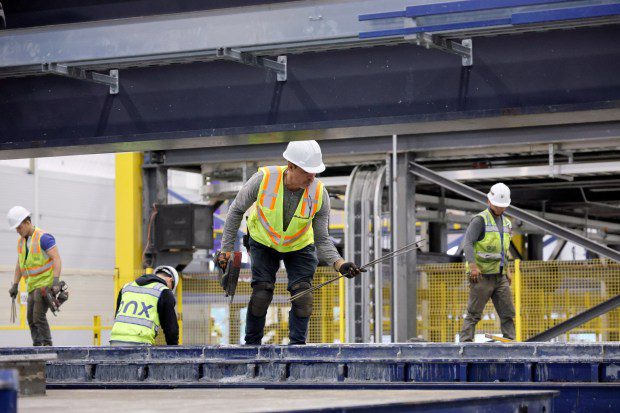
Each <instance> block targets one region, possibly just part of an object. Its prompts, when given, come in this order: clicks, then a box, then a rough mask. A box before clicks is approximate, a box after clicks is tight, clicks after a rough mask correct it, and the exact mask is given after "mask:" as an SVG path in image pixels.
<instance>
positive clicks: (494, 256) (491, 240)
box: [466, 209, 512, 274]
mask: <svg viewBox="0 0 620 413" xmlns="http://www.w3.org/2000/svg"><path fill="white" fill-rule="evenodd" d="M476 216H479V217H481V218H482V219H483V220H484V231H485V233H484V238H483V239H482V240H480V241H476V242H475V243H474V258H475V260H476V265H477V266H478V269H479V270H480V272H481V273H482V274H497V273H499V271H500V268H501V267H502V258H504V261H505V260H506V258H507V256H508V249H509V248H510V233H511V231H512V224H511V223H510V220H509V219H508V218H506V217H505V216H503V215H502V233H501V235H502V238H501V239H500V232H499V228H498V227H497V225H496V223H495V218H494V217H493V215H492V214H491V212H490V211H489V210H488V209H485V210H484V211H482V212H481V213H479V214H477V215H476ZM502 246H503V251H502ZM466 268H467V270H468V271H469V263H467V265H466ZM502 271H504V272H505V271H506V265H505V264H504V266H503V268H502Z"/></svg>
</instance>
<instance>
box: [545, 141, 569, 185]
mask: <svg viewBox="0 0 620 413" xmlns="http://www.w3.org/2000/svg"><path fill="white" fill-rule="evenodd" d="M556 153H557V154H561V155H564V154H566V156H567V157H568V163H573V154H572V152H563V151H558V150H556V149H555V145H554V144H552V143H550V144H549V177H550V178H558V179H564V180H566V181H572V180H573V179H574V177H572V176H570V175H562V174H557V175H556V173H555V154H556ZM560 167H561V166H560Z"/></svg>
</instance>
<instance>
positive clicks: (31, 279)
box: [17, 227, 54, 292]
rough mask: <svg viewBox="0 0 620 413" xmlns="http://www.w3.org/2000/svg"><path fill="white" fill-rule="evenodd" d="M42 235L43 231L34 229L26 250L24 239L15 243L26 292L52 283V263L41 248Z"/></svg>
mask: <svg viewBox="0 0 620 413" xmlns="http://www.w3.org/2000/svg"><path fill="white" fill-rule="evenodd" d="M44 234H45V231H43V230H42V229H40V228H37V227H35V229H34V232H33V233H32V236H31V237H30V239H29V241H30V242H29V245H28V248H26V239H25V238H21V237H20V238H19V240H18V241H17V255H18V260H19V269H20V271H21V275H22V277H24V279H25V280H26V285H27V287H28V292H31V291H33V290H35V289H37V288H41V287H46V286H50V285H52V283H53V281H54V268H53V267H54V262H53V261H52V259H51V258H50V257H49V256H48V255H47V253H46V252H45V251H43V249H42V248H41V237H42V236H43V235H44ZM26 252H28V255H26Z"/></svg>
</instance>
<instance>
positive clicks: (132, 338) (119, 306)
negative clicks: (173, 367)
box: [110, 265, 179, 346]
mask: <svg viewBox="0 0 620 413" xmlns="http://www.w3.org/2000/svg"><path fill="white" fill-rule="evenodd" d="M178 284H179V273H178V272H177V270H176V268H174V267H172V266H169V265H160V266H159V267H157V268H155V270H153V273H152V274H144V275H142V276H141V277H139V278H137V279H136V280H135V281H133V282H131V283H128V284H126V285H125V286H124V287H123V288H122V289H121V291H119V292H118V296H117V298H116V315H115V317H114V325H113V326H112V332H111V334H110V345H112V346H144V345H154V344H155V337H157V334H158V333H159V330H160V329H161V330H164V336H165V337H166V344H168V345H178V344H179V322H178V321H177V314H176V311H175V308H174V307H175V306H176V300H175V298H174V294H175V293H176V290H177V286H178Z"/></svg>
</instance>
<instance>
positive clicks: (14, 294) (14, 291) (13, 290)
mask: <svg viewBox="0 0 620 413" xmlns="http://www.w3.org/2000/svg"><path fill="white" fill-rule="evenodd" d="M17 288H18V284H17V283H13V285H12V286H11V288H9V295H10V296H11V298H13V299H14V298H15V297H17Z"/></svg>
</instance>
